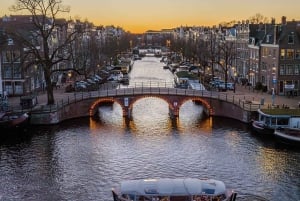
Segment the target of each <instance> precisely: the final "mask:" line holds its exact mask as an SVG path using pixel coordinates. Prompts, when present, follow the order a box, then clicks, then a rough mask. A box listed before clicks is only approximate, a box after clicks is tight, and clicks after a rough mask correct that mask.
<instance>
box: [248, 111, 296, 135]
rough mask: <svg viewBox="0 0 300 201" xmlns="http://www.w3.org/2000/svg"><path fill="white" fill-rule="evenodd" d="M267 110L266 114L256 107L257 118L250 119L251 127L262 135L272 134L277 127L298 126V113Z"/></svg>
mask: <svg viewBox="0 0 300 201" xmlns="http://www.w3.org/2000/svg"><path fill="white" fill-rule="evenodd" d="M273 111H274V112H273ZM273 111H272V110H269V112H268V114H267V113H266V112H264V111H262V110H261V109H258V110H257V112H258V120H255V121H252V129H253V131H255V132H256V133H259V134H262V135H273V134H274V131H275V129H277V128H300V115H299V116H298V115H295V114H293V113H289V110H286V109H283V110H282V111H280V110H273Z"/></svg>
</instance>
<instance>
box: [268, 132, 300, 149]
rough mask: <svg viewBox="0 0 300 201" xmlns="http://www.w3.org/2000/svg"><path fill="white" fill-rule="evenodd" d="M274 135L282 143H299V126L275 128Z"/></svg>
mask: <svg viewBox="0 0 300 201" xmlns="http://www.w3.org/2000/svg"><path fill="white" fill-rule="evenodd" d="M274 135H275V137H276V138H277V139H278V140H280V141H281V142H283V143H287V144H292V145H300V129H299V128H279V129H276V130H275V132H274Z"/></svg>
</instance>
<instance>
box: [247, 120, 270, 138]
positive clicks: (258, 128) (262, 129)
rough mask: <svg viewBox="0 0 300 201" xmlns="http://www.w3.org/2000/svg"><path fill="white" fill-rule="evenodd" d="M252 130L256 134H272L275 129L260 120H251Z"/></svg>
mask: <svg viewBox="0 0 300 201" xmlns="http://www.w3.org/2000/svg"><path fill="white" fill-rule="evenodd" d="M252 130H253V131H254V132H256V133H258V134H262V135H272V134H274V130H275V129H274V128H272V127H269V126H267V125H266V124H265V123H264V122H262V121H252Z"/></svg>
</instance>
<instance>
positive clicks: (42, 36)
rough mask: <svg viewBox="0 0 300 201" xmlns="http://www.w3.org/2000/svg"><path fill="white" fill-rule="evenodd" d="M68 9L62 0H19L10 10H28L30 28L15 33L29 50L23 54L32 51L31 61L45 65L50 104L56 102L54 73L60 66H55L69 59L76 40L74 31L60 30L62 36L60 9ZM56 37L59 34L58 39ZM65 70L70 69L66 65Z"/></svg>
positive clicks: (61, 11)
mask: <svg viewBox="0 0 300 201" xmlns="http://www.w3.org/2000/svg"><path fill="white" fill-rule="evenodd" d="M69 10H70V9H69V7H66V6H63V5H62V0H16V3H15V5H13V6H12V7H11V11H14V12H18V11H22V12H23V11H25V12H29V14H30V15H31V19H32V29H31V31H30V32H28V30H27V31H25V32H24V30H23V31H22V30H19V32H15V31H14V33H15V37H18V38H19V40H20V41H22V43H23V46H24V47H25V48H26V50H27V51H26V54H24V57H28V56H29V55H31V56H32V55H33V56H34V57H35V60H33V61H32V62H31V63H33V64H35V65H39V66H41V67H42V69H43V73H44V79H45V82H46V91H47V98H48V101H47V104H48V105H50V104H54V103H55V100H54V95H53V86H52V84H51V82H52V81H51V75H52V73H53V72H55V71H59V70H60V69H59V68H57V67H56V65H57V64H59V63H60V62H63V61H66V60H69V57H70V51H69V46H70V43H71V42H72V41H73V40H74V37H73V34H74V32H73V33H68V34H61V35H63V37H62V36H61V35H59V34H58V32H59V31H60V30H62V29H63V26H64V27H66V24H65V25H62V26H61V24H59V20H58V18H57V17H58V15H59V14H61V13H65V12H69ZM24 33H26V34H24ZM65 33H66V29H65ZM28 34H29V35H30V36H28ZM56 37H59V40H57V39H56ZM25 59H26V58H25ZM64 70H68V69H67V68H65V69H64Z"/></svg>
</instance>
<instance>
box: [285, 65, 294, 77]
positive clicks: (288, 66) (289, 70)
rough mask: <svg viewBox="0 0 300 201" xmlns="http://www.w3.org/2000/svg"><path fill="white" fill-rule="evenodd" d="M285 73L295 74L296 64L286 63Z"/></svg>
mask: <svg viewBox="0 0 300 201" xmlns="http://www.w3.org/2000/svg"><path fill="white" fill-rule="evenodd" d="M285 73H286V75H293V74H294V66H293V65H291V64H289V65H286V70H285Z"/></svg>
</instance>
